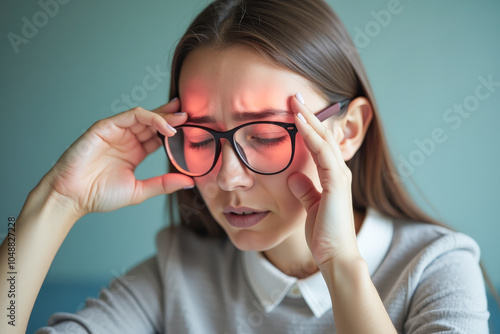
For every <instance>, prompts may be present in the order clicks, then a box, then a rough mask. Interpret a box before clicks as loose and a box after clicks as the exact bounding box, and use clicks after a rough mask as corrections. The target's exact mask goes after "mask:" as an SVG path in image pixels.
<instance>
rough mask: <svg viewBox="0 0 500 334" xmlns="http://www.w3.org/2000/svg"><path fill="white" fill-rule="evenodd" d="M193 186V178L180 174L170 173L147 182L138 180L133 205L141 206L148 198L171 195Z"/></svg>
mask: <svg viewBox="0 0 500 334" xmlns="http://www.w3.org/2000/svg"><path fill="white" fill-rule="evenodd" d="M192 186H194V180H193V179H192V178H190V177H189V176H186V175H183V174H178V173H169V174H164V175H160V176H156V177H152V178H150V179H146V180H137V181H136V191H135V193H134V196H133V199H132V203H133V204H139V203H142V202H144V201H145V200H147V199H148V198H151V197H154V196H158V195H163V194H170V193H173V192H174V191H177V190H180V189H183V188H187V187H192Z"/></svg>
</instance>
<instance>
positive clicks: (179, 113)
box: [174, 112, 186, 116]
mask: <svg viewBox="0 0 500 334" xmlns="http://www.w3.org/2000/svg"><path fill="white" fill-rule="evenodd" d="M174 115H175V116H184V115H186V113H185V112H175V113H174Z"/></svg>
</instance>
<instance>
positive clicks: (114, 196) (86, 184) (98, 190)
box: [41, 99, 194, 218]
mask: <svg viewBox="0 0 500 334" xmlns="http://www.w3.org/2000/svg"><path fill="white" fill-rule="evenodd" d="M179 108H180V102H179V100H178V99H175V100H173V101H171V102H170V103H168V104H165V105H163V106H161V107H159V108H158V109H156V110H154V111H152V112H151V111H148V110H145V109H143V108H140V107H137V108H133V109H131V110H128V111H125V112H123V113H120V114H117V115H115V116H112V117H109V118H106V119H103V120H100V121H98V122H96V123H95V124H94V125H92V126H91V127H90V128H89V129H88V130H87V131H86V132H85V133H84V134H83V135H82V136H81V137H80V138H78V139H77V140H76V141H75V142H74V143H73V144H72V145H71V146H70V147H69V148H68V149H67V150H66V151H65V152H64V154H63V155H62V156H61V157H60V158H59V160H58V161H57V163H56V164H55V165H54V166H53V168H52V169H51V170H50V171H49V172H48V173H47V174H46V175H45V176H44V178H43V179H42V181H41V183H44V184H45V186H47V187H48V189H49V194H50V196H51V197H53V198H55V199H56V200H57V201H58V202H59V203H61V204H62V205H64V207H65V208H68V205H69V206H70V209H71V211H72V212H73V213H74V214H75V215H76V216H77V217H78V218H79V217H81V216H83V215H85V214H87V213H90V212H105V211H112V210H116V209H119V208H122V207H125V206H128V205H134V204H138V203H141V202H143V201H144V200H146V199H148V198H150V197H153V196H156V195H160V194H168V193H172V192H174V191H176V190H179V189H181V188H184V187H189V186H192V185H194V181H193V179H192V178H190V177H188V176H185V175H182V174H173V173H168V174H164V175H161V176H156V177H152V178H150V179H147V180H137V179H136V178H135V175H134V170H135V168H136V167H137V165H139V163H141V162H142V161H143V160H144V158H145V157H146V156H147V155H148V154H150V153H152V152H154V151H155V150H156V149H158V147H160V146H161V145H162V143H161V140H160V139H159V138H158V136H157V135H156V131H157V130H158V131H159V132H160V133H162V134H163V135H165V136H172V135H174V134H175V132H174V131H173V130H172V129H170V128H169V126H168V124H170V125H171V126H177V125H180V124H182V123H184V122H186V120H187V115H186V114H183V115H174V113H176V112H177V111H178V110H179Z"/></svg>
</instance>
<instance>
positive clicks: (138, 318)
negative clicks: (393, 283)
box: [35, 257, 163, 334]
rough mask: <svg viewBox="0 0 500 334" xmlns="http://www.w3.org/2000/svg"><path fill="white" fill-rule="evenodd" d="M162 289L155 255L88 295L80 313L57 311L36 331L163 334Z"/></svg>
mask: <svg viewBox="0 0 500 334" xmlns="http://www.w3.org/2000/svg"><path fill="white" fill-rule="evenodd" d="M162 295H163V293H162V288H161V283H160V277H159V271H158V264H157V258H156V257H151V258H149V259H147V260H146V261H144V262H142V263H140V264H139V265H137V266H136V267H134V268H132V269H131V270H130V271H129V272H127V273H126V274H125V275H124V276H122V277H118V278H114V279H113V280H112V281H111V283H110V286H109V287H108V288H104V289H102V290H101V291H100V293H99V296H98V298H88V299H87V300H86V304H85V307H84V308H83V309H82V310H80V311H78V312H77V313H76V314H70V313H55V314H53V315H52V316H51V317H50V318H49V320H48V326H46V327H42V328H40V329H38V330H37V331H36V332H35V334H49V333H50V334H54V333H96V334H97V333H99V334H100V333H160V332H162V327H163V325H162V320H161V319H162V316H161V315H162V302H161V297H162Z"/></svg>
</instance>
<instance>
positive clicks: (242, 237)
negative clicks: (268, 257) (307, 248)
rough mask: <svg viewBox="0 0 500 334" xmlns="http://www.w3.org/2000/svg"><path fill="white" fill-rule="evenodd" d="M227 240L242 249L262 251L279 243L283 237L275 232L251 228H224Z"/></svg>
mask: <svg viewBox="0 0 500 334" xmlns="http://www.w3.org/2000/svg"><path fill="white" fill-rule="evenodd" d="M225 231H226V234H227V236H228V237H229V240H231V242H232V243H233V245H234V246H235V247H236V248H238V249H239V250H242V251H255V252H263V251H266V250H269V249H272V248H274V247H276V246H277V245H279V244H280V243H281V242H282V241H283V239H285V238H284V236H283V235H279V233H276V232H274V233H273V232H267V233H266V232H261V231H255V230H251V229H238V230H233V229H225Z"/></svg>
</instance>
